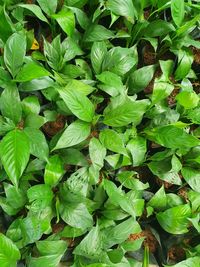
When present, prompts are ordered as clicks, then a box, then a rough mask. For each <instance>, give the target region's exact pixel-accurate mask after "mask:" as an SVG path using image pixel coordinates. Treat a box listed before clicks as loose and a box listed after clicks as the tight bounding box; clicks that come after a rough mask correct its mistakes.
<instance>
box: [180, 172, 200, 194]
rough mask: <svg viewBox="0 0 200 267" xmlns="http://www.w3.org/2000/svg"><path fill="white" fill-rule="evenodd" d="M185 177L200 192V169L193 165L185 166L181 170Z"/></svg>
mask: <svg viewBox="0 0 200 267" xmlns="http://www.w3.org/2000/svg"><path fill="white" fill-rule="evenodd" d="M181 173H182V175H183V178H184V179H185V181H186V182H187V183H188V184H189V186H190V187H191V188H192V189H193V190H194V191H196V192H199V193H200V185H199V179H200V172H199V170H198V169H194V168H191V167H183V168H182V170H181Z"/></svg>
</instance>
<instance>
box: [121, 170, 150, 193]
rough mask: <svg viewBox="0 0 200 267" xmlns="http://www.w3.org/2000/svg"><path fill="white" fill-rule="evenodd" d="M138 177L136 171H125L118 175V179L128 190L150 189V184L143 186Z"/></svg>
mask: <svg viewBox="0 0 200 267" xmlns="http://www.w3.org/2000/svg"><path fill="white" fill-rule="evenodd" d="M136 177H137V173H136V172H134V171H123V172H121V173H119V174H118V175H117V179H118V180H119V181H120V183H121V184H122V185H123V186H125V187H126V188H129V189H133V190H138V191H139V190H140V191H141V190H145V189H147V188H148V187H149V185H148V183H146V184H143V183H142V182H141V181H140V180H139V179H138V178H136Z"/></svg>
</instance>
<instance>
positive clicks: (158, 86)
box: [151, 79, 174, 104]
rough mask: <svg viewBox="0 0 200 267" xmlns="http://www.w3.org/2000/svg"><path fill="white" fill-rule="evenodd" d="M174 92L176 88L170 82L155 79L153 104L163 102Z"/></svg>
mask: <svg viewBox="0 0 200 267" xmlns="http://www.w3.org/2000/svg"><path fill="white" fill-rule="evenodd" d="M173 90H174V86H173V85H172V84H170V83H168V82H164V81H160V80H159V79H155V82H154V87H153V94H152V97H151V98H152V104H156V103H157V102H160V101H161V100H163V99H165V98H166V97H168V96H169V95H170V94H171V93H172V91H173Z"/></svg>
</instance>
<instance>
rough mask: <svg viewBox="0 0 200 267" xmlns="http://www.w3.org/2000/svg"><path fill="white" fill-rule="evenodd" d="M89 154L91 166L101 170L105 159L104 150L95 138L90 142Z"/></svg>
mask: <svg viewBox="0 0 200 267" xmlns="http://www.w3.org/2000/svg"><path fill="white" fill-rule="evenodd" d="M89 154H90V159H91V161H92V164H93V165H95V166H97V167H98V168H100V169H101V168H102V167H103V165H104V159H105V157H106V148H105V147H104V146H103V145H102V144H101V143H100V142H99V140H98V139H97V138H95V137H93V138H92V139H91V140H90V143H89Z"/></svg>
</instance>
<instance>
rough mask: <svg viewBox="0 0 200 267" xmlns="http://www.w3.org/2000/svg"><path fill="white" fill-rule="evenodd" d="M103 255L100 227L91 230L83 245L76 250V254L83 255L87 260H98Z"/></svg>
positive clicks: (82, 242)
mask: <svg viewBox="0 0 200 267" xmlns="http://www.w3.org/2000/svg"><path fill="white" fill-rule="evenodd" d="M101 253H102V237H101V232H100V229H99V226H98V225H97V226H95V227H93V228H92V230H90V232H89V233H88V234H87V235H86V237H85V238H84V239H83V240H82V241H81V243H80V244H79V245H78V246H77V247H76V248H75V250H74V254H76V255H81V256H84V257H86V258H90V259H91V258H96V259H98V257H99V256H100V255H101Z"/></svg>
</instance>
